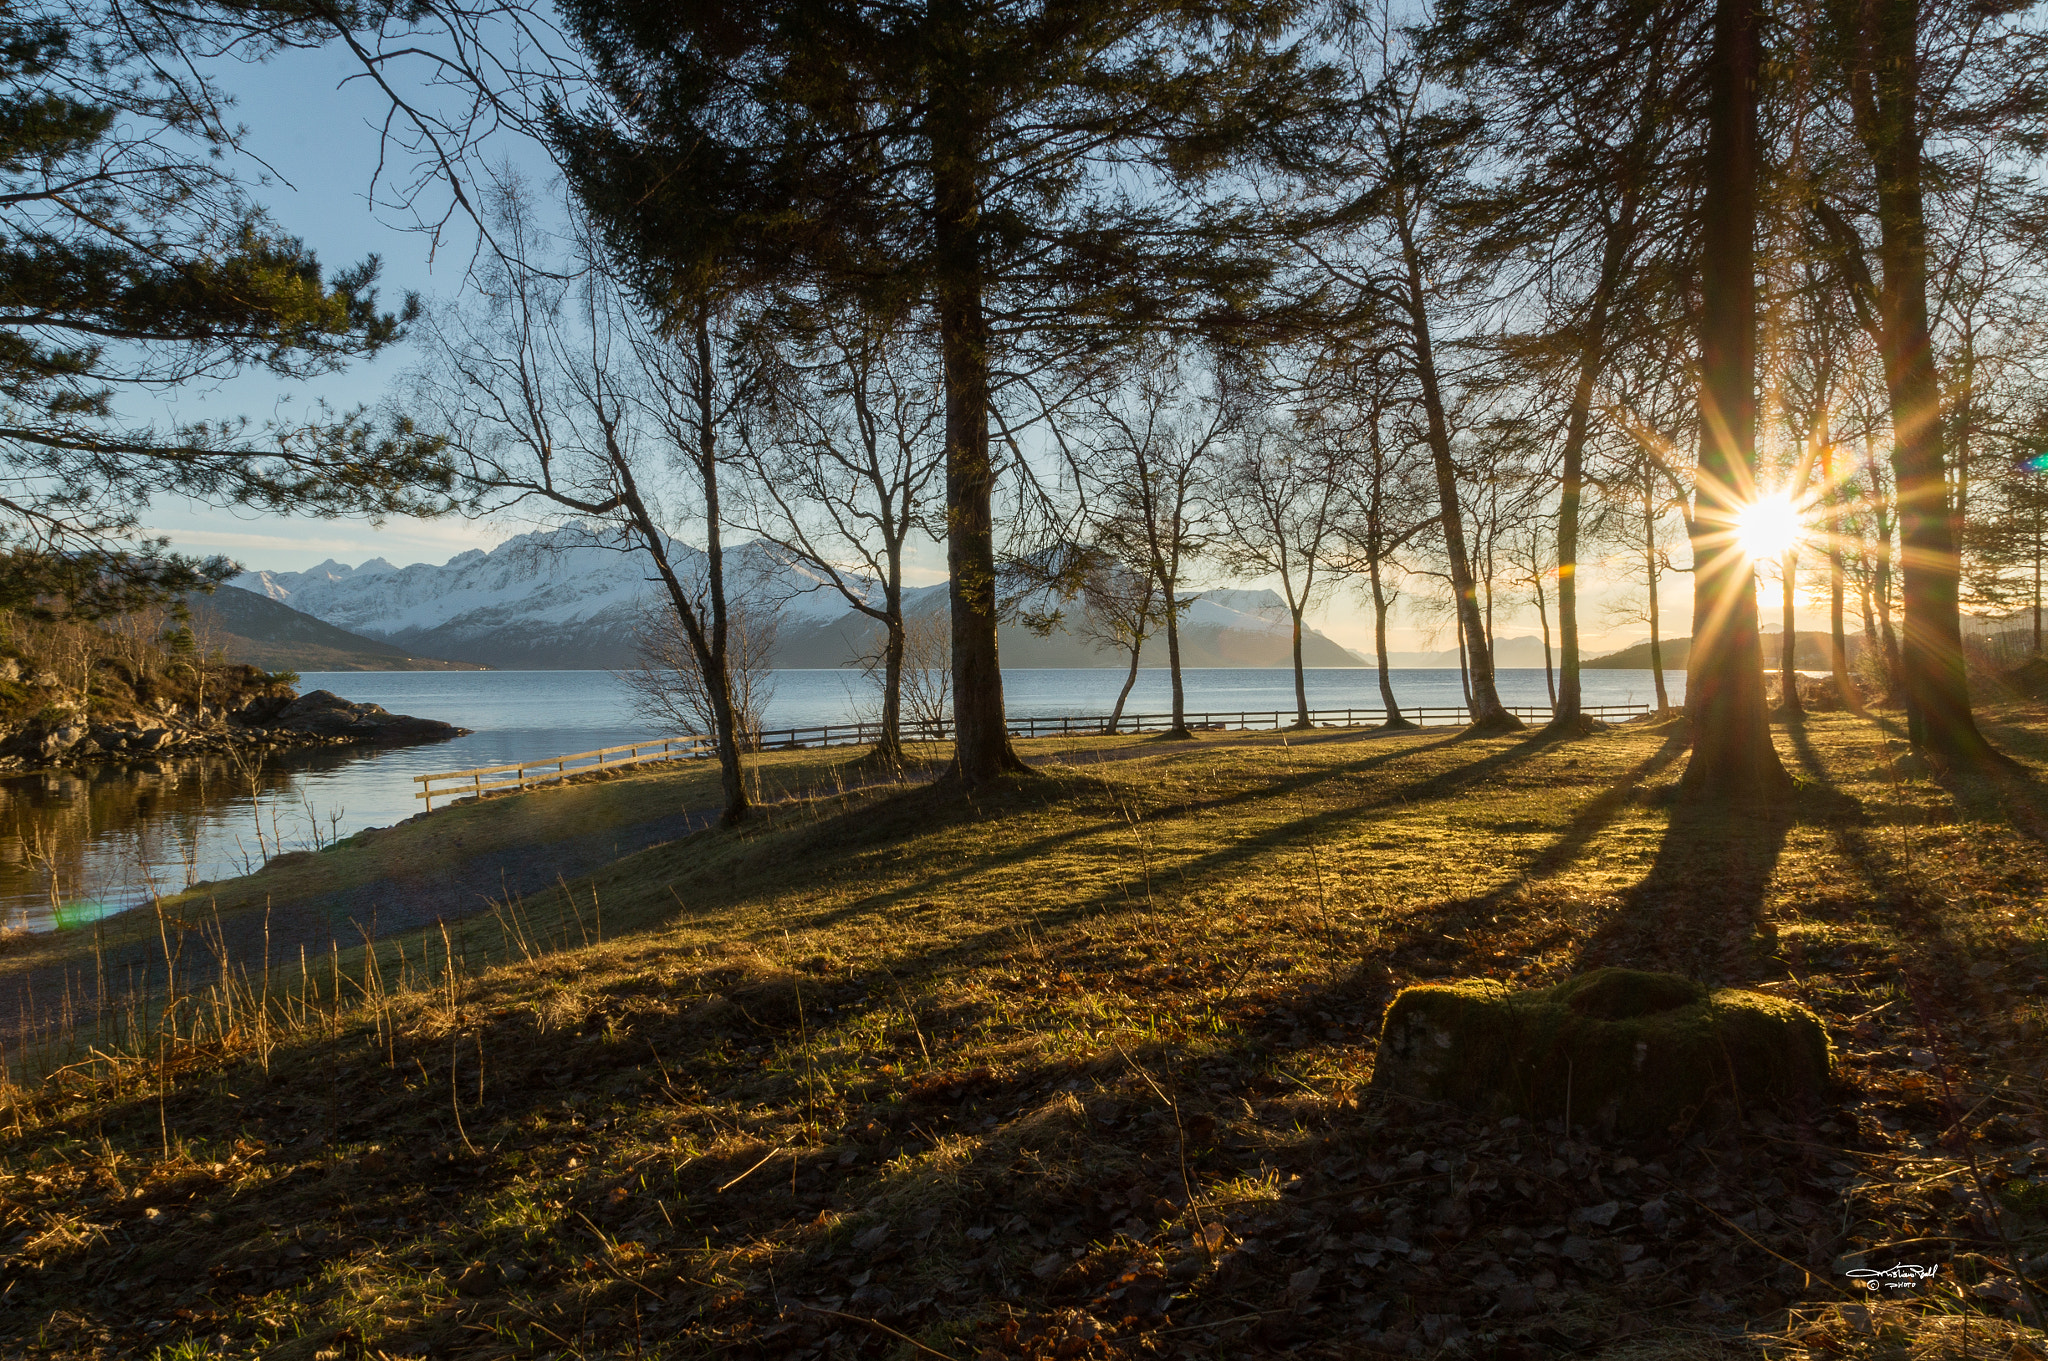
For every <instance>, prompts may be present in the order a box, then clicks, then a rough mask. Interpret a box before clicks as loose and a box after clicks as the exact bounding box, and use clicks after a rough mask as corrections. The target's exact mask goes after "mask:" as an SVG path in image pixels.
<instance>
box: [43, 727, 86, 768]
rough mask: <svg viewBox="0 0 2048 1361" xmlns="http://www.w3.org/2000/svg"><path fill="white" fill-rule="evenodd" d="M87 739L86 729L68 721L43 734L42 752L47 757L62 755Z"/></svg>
mask: <svg viewBox="0 0 2048 1361" xmlns="http://www.w3.org/2000/svg"><path fill="white" fill-rule="evenodd" d="M84 739H85V729H84V728H83V727H81V726H80V725H78V724H76V723H66V724H65V725H64V726H63V727H61V728H56V729H54V730H52V731H50V732H48V733H45V734H44V735H43V744H42V754H43V756H44V757H45V758H46V759H47V758H49V757H53V756H61V755H63V754H64V753H65V752H67V751H69V750H71V749H72V748H73V747H75V746H77V745H78V744H79V743H80V742H81V741H83V740H84Z"/></svg>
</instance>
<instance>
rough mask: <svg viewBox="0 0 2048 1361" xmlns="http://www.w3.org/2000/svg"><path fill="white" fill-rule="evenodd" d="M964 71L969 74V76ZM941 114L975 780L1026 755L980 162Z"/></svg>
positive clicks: (962, 773)
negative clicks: (999, 562)
mask: <svg viewBox="0 0 2048 1361" xmlns="http://www.w3.org/2000/svg"><path fill="white" fill-rule="evenodd" d="M965 83H966V82H965V81H964V80H962V81H961V84H962V85H963V87H964V85H965ZM947 94H948V95H949V96H950V98H948V99H945V100H942V101H941V104H942V105H944V106H945V107H941V108H938V109H935V111H934V112H933V114H932V115H931V127H932V135H931V144H932V161H933V196H934V200H935V201H934V204H933V207H934V209H935V217H936V223H935V237H936V246H937V252H938V255H939V261H940V280H939V287H938V314H939V316H938V321H939V348H940V351H941V354H942V357H943V362H944V365H945V379H946V568H947V573H948V578H949V580H948V586H949V589H950V597H951V605H952V625H953V725H954V748H953V767H952V776H953V778H955V779H957V780H958V781H960V782H961V783H962V784H965V785H968V786H970V787H971V786H974V785H979V784H984V783H987V782H988V781H990V780H993V779H995V778H997V777H998V776H1000V775H1002V774H1003V773H1005V772H1006V771H1020V770H1023V769H1024V763H1023V762H1022V761H1020V760H1018V759H1017V753H1016V751H1015V750H1014V749H1013V748H1012V747H1011V745H1010V733H1009V728H1008V726H1007V724H1006V723H1005V721H1004V714H1003V672H1002V666H1001V663H1000V661H999V660H998V658H997V655H996V625H997V622H998V620H997V610H996V569H995V517H994V513H993V507H992V505H991V502H992V498H993V494H994V487H995V470H994V466H993V464H992V463H991V462H990V459H989V434H988V415H989V376H988V363H989V360H988V321H987V317H986V316H985V314H984V311H983V306H982V288H983V275H982V262H981V250H982V246H981V242H980V240H979V232H978V228H979V225H980V217H981V192H980V167H979V166H978V164H977V163H976V160H975V148H974V144H973V125H972V121H971V120H970V119H969V118H967V117H966V116H965V115H964V114H963V113H962V112H961V111H960V110H958V109H955V108H952V107H950V106H951V104H952V103H953V102H955V101H958V102H962V103H964V102H965V100H966V99H967V98H968V97H969V95H968V92H967V90H966V89H965V88H961V89H949V90H948V91H947Z"/></svg>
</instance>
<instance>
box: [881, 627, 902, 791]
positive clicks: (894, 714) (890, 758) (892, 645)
mask: <svg viewBox="0 0 2048 1361" xmlns="http://www.w3.org/2000/svg"><path fill="white" fill-rule="evenodd" d="M887 611H888V615H889V617H888V619H886V620H885V621H883V627H884V628H885V629H886V630H887V637H886V639H885V641H884V642H883V644H882V736H881V740H879V741H878V742H876V743H875V749H874V757H875V759H876V760H878V761H881V762H884V763H886V764H888V765H892V766H900V765H902V764H903V648H904V636H903V634H904V630H903V597H902V595H901V594H900V593H899V592H893V591H892V592H891V593H890V595H889V599H888V601H887Z"/></svg>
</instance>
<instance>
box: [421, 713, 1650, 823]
mask: <svg viewBox="0 0 2048 1361" xmlns="http://www.w3.org/2000/svg"><path fill="white" fill-rule="evenodd" d="M1649 711H1650V706H1649V705H1647V704H1596V705H1590V706H1588V707H1587V708H1586V709H1585V710H1584V712H1585V714H1586V715H1587V717H1589V718H1600V719H1607V720H1609V721H1622V720H1627V719H1630V718H1636V717H1640V716H1641V715H1643V714H1646V713H1648V712H1649ZM1508 712H1510V713H1512V714H1513V715H1514V716H1515V717H1517V718H1519V719H1522V720H1523V721H1525V722H1536V721H1547V720H1548V719H1549V718H1550V712H1551V711H1550V709H1549V708H1548V707H1547V706H1543V707H1527V706H1522V707H1512V708H1510V709H1509V711H1508ZM1401 713H1402V714H1403V716H1405V717H1406V718H1407V719H1408V720H1409V721H1410V722H1412V723H1415V724H1417V725H1418V726H1421V727H1426V728H1437V727H1458V726H1461V725H1463V724H1465V723H1467V722H1469V721H1470V718H1469V716H1468V713H1467V711H1466V709H1465V706H1464V705H1462V704H1455V705H1448V706H1433V707H1423V708H1415V709H1408V708H1404V709H1402V710H1401ZM1295 717H1296V715H1295V711H1294V710H1292V709H1264V710H1249V709H1240V710H1234V711H1214V710H1212V711H1208V712H1204V713H1191V714H1189V715H1187V724H1188V727H1190V728H1192V729H1194V730H1195V731H1197V732H1278V731H1280V730H1282V729H1285V728H1287V727H1289V726H1290V725H1291V724H1293V722H1294V721H1295ZM1308 717H1309V722H1311V723H1314V724H1315V725H1316V726H1318V727H1323V728H1358V727H1375V726H1377V725H1379V724H1381V723H1384V722H1386V719H1387V711H1386V710H1385V709H1382V708H1370V709H1366V708H1352V709H1311V710H1309V715H1308ZM1172 726H1173V715H1172V714H1125V715H1123V716H1122V717H1121V718H1119V719H1118V720H1117V722H1116V726H1115V727H1114V728H1111V726H1110V722H1109V717H1108V715H1106V714H1095V715H1087V716H1072V715H1068V716H1063V717H1058V718H1013V719H1011V720H1009V723H1008V727H1009V730H1010V736H1012V737H1101V736H1106V735H1108V734H1110V733H1112V732H1118V733H1147V732H1165V731H1166V730H1167V729H1169V728H1171V727H1172ZM902 733H903V740H904V741H906V742H944V741H947V740H949V739H950V737H951V734H952V725H951V724H948V723H936V724H934V723H915V722H911V721H909V720H907V719H906V720H905V721H904V723H903V725H902ZM881 736H882V725H881V724H879V723H821V724H817V725H815V726H812V727H808V728H771V729H768V730H766V731H764V732H761V733H759V734H757V735H756V736H755V740H754V743H753V746H754V749H755V750H757V751H802V750H805V749H807V748H810V747H841V746H865V745H867V744H869V743H871V742H875V741H878V740H880V738H881ZM716 751H717V748H716V745H715V744H714V742H713V741H712V739H711V738H709V737H696V736H683V737H664V738H658V739H650V740H648V741H645V742H636V743H633V744H631V745H629V746H623V747H605V748H604V749H602V750H600V751H579V752H576V753H574V754H573V755H569V756H550V757H547V758H545V759H543V760H539V761H525V762H520V763H517V764H514V765H504V766H479V767H477V768H476V769H474V770H451V771H447V772H445V773H443V774H439V775H415V776H413V782H414V783H415V784H418V785H421V786H423V788H422V790H421V792H420V793H418V794H415V795H413V797H414V798H416V799H425V800H426V801H427V807H428V808H429V809H432V808H433V806H434V800H435V799H449V798H459V797H462V796H464V795H469V796H472V797H480V796H482V795H484V794H490V793H495V792H497V791H499V790H506V789H527V788H530V787H532V786H534V785H537V784H547V783H549V782H551V781H554V780H559V779H562V778H563V777H565V776H569V775H579V774H582V773H583V772H584V771H588V770H597V769H600V768H602V769H605V770H611V769H613V768H615V767H618V766H625V765H632V764H635V763H637V762H646V761H672V760H681V759H685V758H692V757H700V756H712V755H715V754H716ZM619 752H625V753H627V754H626V755H625V756H624V757H622V758H620V759H618V760H613V761H607V760H605V758H606V757H607V756H614V755H616V754H617V753H619ZM577 761H582V762H587V763H588V764H583V765H571V764H570V763H571V762H577ZM507 771H510V772H513V778H511V779H508V780H495V781H490V782H486V781H485V779H484V777H485V776H486V775H502V774H504V773H506V772H507ZM444 781H453V782H455V783H452V784H449V785H448V786H447V787H446V788H438V789H437V788H435V785H436V784H439V783H442V782H444Z"/></svg>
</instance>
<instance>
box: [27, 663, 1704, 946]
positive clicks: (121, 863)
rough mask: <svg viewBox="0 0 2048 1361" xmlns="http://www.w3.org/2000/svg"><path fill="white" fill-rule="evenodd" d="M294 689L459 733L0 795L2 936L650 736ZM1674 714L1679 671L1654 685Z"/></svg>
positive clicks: (1448, 685) (1043, 679) (567, 704)
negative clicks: (486, 778)
mask: <svg viewBox="0 0 2048 1361" xmlns="http://www.w3.org/2000/svg"><path fill="white" fill-rule="evenodd" d="M1584 674H1585V691H1586V703H1587V704H1589V705H1598V704H1647V703H1649V702H1651V701H1652V699H1653V692H1652V687H1651V678H1650V673H1649V672H1648V671H1588V672H1586V673H1584ZM1185 680H1186V686H1187V704H1188V708H1189V710H1190V711H1193V712H1200V711H1204V710H1209V711H1217V712H1222V711H1229V712H1236V711H1240V710H1250V711H1260V710H1274V709H1292V707H1293V705H1294V678H1293V674H1292V673H1291V672H1289V671H1286V670H1250V669H1244V670H1236V669H1217V670H1203V671H1189V672H1187V673H1186V675H1185ZM1307 682H1308V695H1309V704H1310V707H1312V708H1321V709H1335V708H1345V707H1354V706H1355V707H1375V706H1377V704H1378V702H1379V698H1378V697H1379V686H1378V681H1377V678H1376V677H1375V675H1374V673H1373V672H1372V671H1370V670H1366V669H1350V668H1329V669H1321V670H1315V671H1310V672H1309V673H1308V676H1307ZM1122 683H1123V673H1122V672H1118V671H1110V670H1031V671H1011V672H1007V673H1005V675H1004V677H1003V686H1004V696H1005V700H1006V703H1007V707H1008V710H1009V712H1010V714H1011V715H1012V716H1013V717H1017V718H1024V717H1057V716H1060V715H1064V714H1075V715H1081V714H1106V713H1108V712H1109V709H1110V706H1111V705H1113V704H1114V703H1115V702H1116V692H1117V690H1118V688H1119V687H1120V686H1121V685H1122ZM300 684H301V688H302V689H303V690H314V689H327V690H333V691H335V692H336V693H337V694H341V695H344V696H346V697H347V698H349V699H352V700H367V701H369V702H371V703H374V704H381V705H383V706H384V707H385V708H386V709H389V710H391V711H392V712H393V713H403V714H415V715H418V716H419V717H422V718H438V719H442V720H444V721H446V722H449V723H454V724H457V725H459V726H461V727H465V728H470V729H473V731H472V732H471V733H470V735H469V736H467V737H459V738H456V739H454V740H453V741H450V742H444V743H440V744H437V745H432V746H424V747H402V748H398V749H395V750H387V751H370V752H352V753H341V752H335V751H319V752H309V753H301V754H297V755H284V756H278V757H273V758H271V759H269V760H268V761H266V762H264V763H262V764H261V765H258V766H255V767H253V768H245V767H241V766H239V765H237V763H235V762H233V761H227V760H184V761H161V762H156V763H153V764H147V765H140V766H132V767H114V766H107V767H102V768H99V769H97V770H88V771H83V772H79V773H71V772H56V773H49V774H39V775H24V776H17V777H15V778H13V779H9V780H0V926H9V927H18V926H26V927H28V928H29V929H32V930H46V929H49V928H51V927H52V926H67V925H76V924H79V923H83V922H89V921H91V920H93V919H95V918H96V917H99V916H101V915H104V914H105V913H107V912H110V911H117V910H119V909H120V908H123V907H129V906H133V905H134V904H136V903H138V902H143V901H146V900H147V899H148V897H149V895H150V893H151V889H152V885H154V886H155V887H156V889H157V890H158V891H163V892H170V891H175V890H177V889H180V888H183V887H184V886H185V885H186V884H188V883H191V882H195V881H197V880H201V879H208V880H211V879H223V878H227V877H229V876H231V875H236V874H242V873H246V872H247V871H248V870H250V869H253V868H255V867H256V866H258V865H261V864H262V863H263V861H264V860H265V859H266V858H268V857H269V856H271V855H274V854H276V853H277V852H278V851H279V850H280V849H283V850H295V849H302V848H310V847H312V846H314V845H316V844H317V843H321V842H325V841H328V840H331V839H333V838H335V837H342V836H348V835H350V834H351V833H353V832H357V831H360V830H362V829H363V828H365V827H386V826H389V825H391V824H392V823H395V822H401V821H403V820H404V819H406V818H408V817H411V816H412V815H413V814H415V813H416V812H418V811H419V807H420V805H419V803H418V801H417V800H415V799H414V798H413V795H414V793H415V792H416V791H417V789H418V788H419V786H418V785H416V784H415V783H414V782H413V777H414V776H416V775H427V774H433V773H436V772H440V771H452V770H462V769H466V768H468V767H471V766H485V765H497V764H501V763H505V762H511V761H520V760H537V759H539V758H541V757H546V756H555V755H561V754H564V753H568V752H577V751H589V750H592V749H594V748H597V747H610V746H618V745H622V744H624V743H627V742H631V741H635V740H638V739H641V738H646V737H650V736H662V735H666V734H661V733H658V732H657V731H656V728H655V726H654V725H651V724H649V723H647V722H645V721H643V720H641V719H640V718H639V717H638V716H637V715H636V714H635V713H634V709H633V700H632V696H631V694H630V693H629V692H628V691H627V689H626V688H625V686H623V685H622V684H620V683H619V682H618V681H617V680H616V679H614V677H613V676H612V675H611V674H610V673H609V672H604V671H347V672H325V673H323V672H307V673H305V674H304V675H303V676H302V677H301V681H300ZM1666 684H1667V686H1668V687H1669V688H1670V692H1671V698H1672V701H1673V702H1674V703H1676V702H1679V701H1680V700H1682V699H1683V698H1684V694H1685V676H1684V673H1683V672H1677V671H1673V672H1668V673H1667V679H1666ZM1500 688H1501V697H1502V699H1504V700H1505V701H1506V702H1507V703H1508V704H1510V705H1530V706H1542V705H1547V704H1548V703H1549V695H1548V693H1547V691H1546V690H1545V688H1544V681H1543V672H1541V671H1538V670H1515V671H1503V672H1502V673H1501V677H1500ZM1394 691H1395V694H1396V695H1397V696H1398V697H1399V698H1400V700H1401V702H1402V703H1403V704H1404V705H1408V706H1411V707H1424V706H1428V707H1436V706H1449V705H1456V704H1461V703H1463V702H1464V696H1463V692H1462V690H1461V688H1460V684H1459V679H1458V673H1457V672H1456V671H1454V670H1444V671H1397V672H1395V673H1394ZM1168 695H1169V688H1168V678H1167V673H1166V672H1164V671H1157V670H1148V671H1141V672H1139V673H1138V682H1137V686H1136V688H1135V689H1134V690H1133V691H1132V693H1131V698H1130V702H1129V703H1128V704H1127V705H1126V708H1125V712H1127V713H1164V712H1166V711H1167V710H1168V709H1169V708H1170V707H1171V706H1170V701H1169V698H1168ZM871 704H872V699H871V696H870V695H869V694H868V693H867V692H866V691H865V689H864V687H863V686H862V684H861V682H860V679H859V677H858V676H856V675H853V674H850V673H847V672H842V671H784V672H781V673H778V675H777V676H776V683H775V694H774V699H773V701H772V702H771V704H770V706H769V711H768V725H769V726H770V727H804V726H810V725H814V724H822V723H836V722H841V721H844V720H847V719H851V718H854V717H857V716H860V715H861V714H862V712H863V711H864V710H866V709H868V708H869V707H870V706H871Z"/></svg>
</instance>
